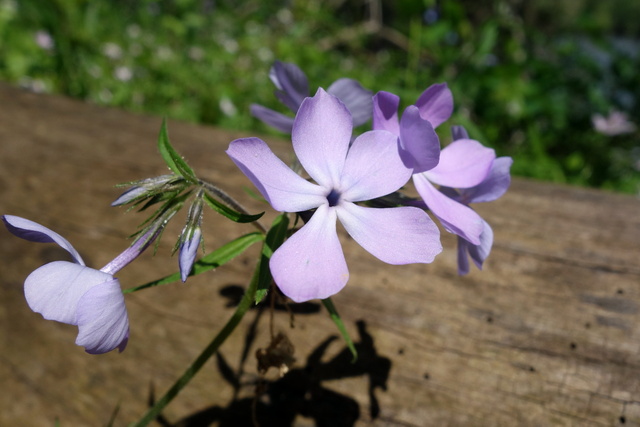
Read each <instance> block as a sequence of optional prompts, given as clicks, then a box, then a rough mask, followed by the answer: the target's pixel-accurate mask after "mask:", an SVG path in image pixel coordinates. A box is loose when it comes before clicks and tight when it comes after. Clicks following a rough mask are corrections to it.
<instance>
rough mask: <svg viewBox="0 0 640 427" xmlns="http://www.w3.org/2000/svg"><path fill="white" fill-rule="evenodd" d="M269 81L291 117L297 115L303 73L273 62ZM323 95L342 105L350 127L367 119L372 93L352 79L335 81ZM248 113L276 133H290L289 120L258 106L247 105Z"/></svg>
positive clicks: (305, 89) (304, 87) (304, 90)
mask: <svg viewBox="0 0 640 427" xmlns="http://www.w3.org/2000/svg"><path fill="white" fill-rule="evenodd" d="M269 78H270V79H271V81H272V82H273V84H274V85H275V86H276V92H275V93H276V97H278V99H279V100H280V102H282V103H283V104H284V105H286V106H287V107H288V108H289V109H290V110H291V111H293V112H294V114H295V113H297V112H298V108H300V104H302V101H303V100H304V99H305V98H306V97H308V96H309V81H308V80H307V76H306V75H305V74H304V72H302V70H301V69H300V68H298V66H297V65H295V64H291V63H288V62H280V61H276V62H275V63H274V64H273V67H271V70H269ZM327 92H329V93H330V94H331V95H334V96H336V97H338V98H339V99H340V100H341V101H342V102H343V103H344V104H345V105H346V107H347V109H348V110H349V112H350V113H351V116H352V118H353V125H354V126H360V125H362V124H364V123H366V122H367V121H368V120H369V119H370V118H371V95H372V93H371V91H369V90H367V89H365V88H363V87H362V86H361V85H360V83H358V82H357V81H356V80H353V79H348V78H342V79H338V80H336V81H335V82H333V83H332V84H331V86H329V88H328V89H327ZM251 114H252V115H253V116H254V117H256V118H258V119H260V120H261V121H263V122H265V123H266V124H268V125H269V126H271V127H274V128H276V129H278V130H279V131H282V132H285V133H291V128H292V126H293V117H289V116H286V115H284V114H280V113H278V112H276V111H273V110H271V109H269V108H267V107H263V106H262V105H258V104H251Z"/></svg>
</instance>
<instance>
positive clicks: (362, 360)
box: [149, 303, 392, 427]
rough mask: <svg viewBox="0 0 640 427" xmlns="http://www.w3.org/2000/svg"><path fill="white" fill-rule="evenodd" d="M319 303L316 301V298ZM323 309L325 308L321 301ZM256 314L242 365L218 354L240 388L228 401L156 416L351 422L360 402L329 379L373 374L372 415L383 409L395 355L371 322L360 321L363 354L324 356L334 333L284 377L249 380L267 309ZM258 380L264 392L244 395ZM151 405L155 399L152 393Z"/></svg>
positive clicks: (196, 420)
mask: <svg viewBox="0 0 640 427" xmlns="http://www.w3.org/2000/svg"><path fill="white" fill-rule="evenodd" d="M310 304H315V303H310ZM315 305H318V310H319V304H315ZM256 310H257V312H256V316H255V319H254V320H253V322H252V323H251V325H249V328H248V330H247V331H246V333H245V343H244V349H243V351H242V353H241V355H240V364H239V366H240V368H238V369H237V370H234V369H233V368H232V367H231V366H230V365H229V364H228V363H227V361H226V359H225V357H224V356H223V354H222V353H218V354H217V355H216V361H217V366H218V370H219V371H220V374H221V376H222V377H223V378H224V379H225V381H226V382H227V384H228V385H230V386H231V387H233V389H234V394H233V398H232V399H231V401H230V402H229V403H228V404H227V405H226V406H221V405H214V406H211V407H208V408H205V409H203V410H201V411H198V412H195V413H193V414H190V415H188V416H185V417H184V418H182V419H180V420H178V421H175V422H170V421H169V420H168V419H166V418H165V417H163V416H160V417H159V418H158V419H157V420H156V421H157V422H158V423H159V424H160V425H162V426H165V427H200V426H211V425H214V424H215V425H217V426H219V427H244V426H247V427H253V426H256V425H259V426H262V427H265V426H283V427H286V426H293V425H294V423H295V422H296V418H297V417H299V416H302V417H305V418H309V419H311V420H313V422H314V423H315V425H316V426H318V427H325V426H326V427H329V426H330V427H351V426H353V425H355V423H356V421H357V420H358V419H359V418H360V416H361V411H360V405H359V404H358V402H357V401H356V400H355V399H354V398H353V397H351V396H349V395H347V394H344V393H338V392H336V391H333V390H330V389H329V388H327V387H325V385H324V383H325V382H327V381H335V380H340V379H346V378H353V377H362V376H366V377H368V390H367V391H368V396H369V416H370V418H371V419H375V418H377V417H378V416H379V414H380V404H379V401H378V398H377V396H376V390H378V389H381V390H383V391H385V390H386V389H387V381H388V378H389V373H390V371H391V365H392V363H391V360H390V359H389V358H387V357H384V356H381V355H379V354H378V353H377V351H376V348H375V343H374V340H373V337H372V336H371V334H369V332H368V330H367V325H366V322H364V321H363V320H359V321H357V322H356V327H357V331H358V336H359V339H358V340H354V344H355V347H356V349H357V351H358V359H357V360H356V361H355V362H353V361H352V359H353V356H352V354H351V352H350V351H349V349H348V348H347V347H346V345H345V346H343V348H342V349H341V350H340V351H339V352H338V353H337V354H336V355H335V356H334V357H332V358H331V359H329V360H327V361H325V362H323V361H322V359H323V356H324V355H325V353H326V352H327V350H328V349H329V347H330V346H331V345H332V344H333V343H334V341H338V340H339V337H338V336H336V335H330V336H328V337H327V338H325V339H324V340H323V341H322V342H320V343H319V344H318V345H317V346H316V347H315V348H314V349H313V350H312V351H311V353H310V354H309V355H308V356H307V360H306V363H305V365H304V366H302V367H298V368H293V369H291V370H289V371H288V372H287V373H286V374H285V375H284V376H283V377H282V378H279V379H276V380H261V381H258V382H256V381H253V382H249V383H247V382H246V381H245V383H244V384H243V382H242V377H243V373H244V370H243V367H244V365H245V364H246V362H247V359H248V355H249V350H250V348H251V347H252V345H253V344H254V342H255V339H256V329H257V324H258V321H259V319H260V317H261V315H262V313H263V312H264V311H266V309H265V308H264V306H259V307H257V308H256ZM247 385H249V386H255V389H256V391H258V394H259V397H258V398H253V397H242V398H240V397H238V394H239V391H240V389H241V388H242V387H246V386H247ZM149 404H150V405H152V404H153V397H151V399H150V402H149Z"/></svg>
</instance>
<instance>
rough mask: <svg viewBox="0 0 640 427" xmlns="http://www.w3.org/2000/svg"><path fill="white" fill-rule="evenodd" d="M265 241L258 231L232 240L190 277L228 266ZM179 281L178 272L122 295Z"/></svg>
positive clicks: (203, 260)
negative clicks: (257, 243) (236, 258)
mask: <svg viewBox="0 0 640 427" xmlns="http://www.w3.org/2000/svg"><path fill="white" fill-rule="evenodd" d="M263 239H264V235H263V234H262V233H259V232H257V231H256V232H254V233H249V234H245V235H244V236H241V237H238V238H237V239H235V240H232V241H231V242H229V243H227V244H225V245H224V246H222V247H220V248H218V249H216V250H215V251H213V252H211V253H210V254H208V255H205V256H204V257H202V258H201V259H200V260H198V261H197V262H196V263H195V264H194V265H193V270H191V274H190V276H195V275H198V274H201V273H204V272H205V271H209V270H213V269H214V268H218V267H220V266H221V265H224V264H226V263H227V262H229V261H231V260H232V259H233V258H235V257H237V256H238V255H240V254H241V253H242V252H244V251H245V250H247V249H248V248H249V247H250V246H251V245H253V244H254V243H256V242H260V241H262V240H263ZM179 280H180V272H177V273H175V274H171V275H169V276H166V277H163V278H161V279H158V280H154V281H153V282H149V283H145V284H144V285H140V286H136V287H133V288H129V289H125V290H124V291H122V293H125V294H128V293H131V292H136V291H139V290H142V289H146V288H151V287H153V286H160V285H166V284H169V283H173V282H177V281H179Z"/></svg>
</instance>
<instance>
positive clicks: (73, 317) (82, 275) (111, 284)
mask: <svg viewBox="0 0 640 427" xmlns="http://www.w3.org/2000/svg"><path fill="white" fill-rule="evenodd" d="M2 219H3V221H4V223H5V225H6V227H7V229H8V230H9V231H10V232H11V233H13V234H14V235H16V236H18V237H21V238H23V239H25V240H29V241H32V242H41V243H57V244H58V245H59V246H61V247H62V248H63V249H66V250H67V251H68V252H69V253H70V254H71V256H72V257H73V259H74V261H75V262H69V261H54V262H51V263H49V264H45V265H43V266H42V267H40V268H38V269H36V270H35V271H33V272H32V273H31V274H30V275H29V276H28V277H27V279H26V280H25V282H24V294H25V297H26V299H27V304H29V308H31V310H33V311H35V312H36V313H40V314H42V317H44V318H45V319H47V320H55V321H57V322H62V323H67V324H69V325H76V326H78V330H79V331H78V337H77V339H76V344H77V345H79V346H83V347H85V350H86V352H87V353H90V354H102V353H107V352H109V351H111V350H113V349H115V348H118V349H119V350H120V351H123V350H124V349H125V347H126V346H127V342H128V340H129V319H128V316H127V309H126V307H125V304H124V296H123V294H122V291H121V289H120V282H119V281H118V279H116V278H115V277H113V275H114V274H115V273H116V272H118V271H119V270H120V269H122V268H123V267H124V266H125V265H127V264H128V263H129V262H131V261H132V260H133V259H135V258H136V257H137V256H138V255H139V254H140V253H141V252H142V251H143V250H144V249H145V248H146V247H147V246H148V245H149V243H150V240H152V239H145V238H144V237H142V238H140V239H138V240H137V241H136V243H134V244H133V245H132V246H131V247H129V248H128V249H127V250H125V251H124V252H123V253H122V254H120V255H119V256H117V257H116V258H115V259H114V260H113V261H111V262H110V263H109V264H107V265H106V266H104V267H103V268H101V269H100V270H96V269H93V268H90V267H87V266H86V265H85V263H84V261H83V260H82V257H80V254H79V253H78V251H76V250H75V249H74V248H73V246H71V243H69V241H67V240H66V239H65V238H64V237H62V236H61V235H59V234H58V233H56V232H54V231H52V230H50V229H48V228H46V227H44V226H42V225H40V224H38V223H35V222H33V221H29V220H28V219H24V218H20V217H17V216H13V215H4V216H3V217H2Z"/></svg>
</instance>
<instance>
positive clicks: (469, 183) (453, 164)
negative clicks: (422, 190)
mask: <svg viewBox="0 0 640 427" xmlns="http://www.w3.org/2000/svg"><path fill="white" fill-rule="evenodd" d="M495 158H496V153H495V151H493V149H491V148H487V147H485V146H483V145H482V144H480V143H479V142H478V141H474V140H472V139H458V140H457V141H453V142H452V143H451V144H449V145H448V146H447V147H445V148H444V149H443V150H442V151H441V152H440V162H439V163H438V166H436V167H435V168H433V169H431V170H430V171H428V172H425V175H426V176H427V177H428V178H429V180H430V181H432V182H434V183H436V184H440V185H444V186H447V187H455V188H469V187H473V186H475V185H478V184H480V183H481V182H482V181H483V180H484V179H485V178H486V177H487V175H488V174H489V170H490V169H491V165H492V164H493V161H494V159H495Z"/></svg>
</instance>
